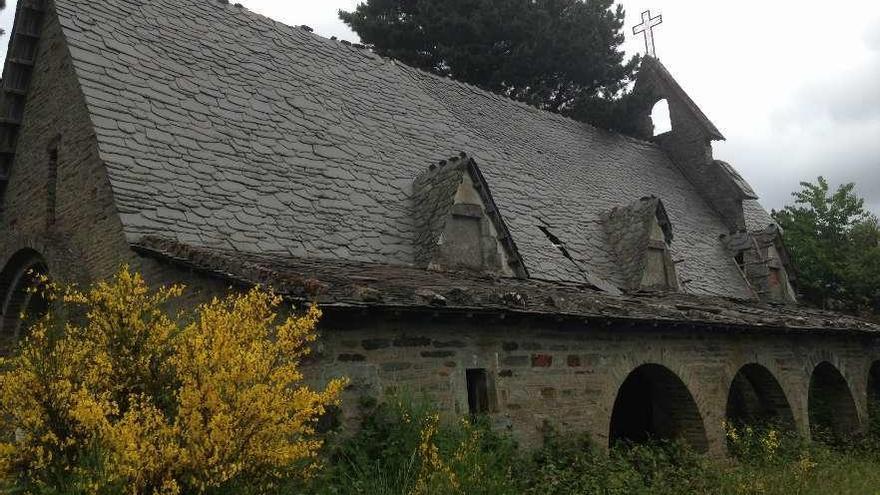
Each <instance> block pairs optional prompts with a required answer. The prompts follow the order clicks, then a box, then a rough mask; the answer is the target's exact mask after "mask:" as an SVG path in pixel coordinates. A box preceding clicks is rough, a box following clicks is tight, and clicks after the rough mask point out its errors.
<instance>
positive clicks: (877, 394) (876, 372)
mask: <svg viewBox="0 0 880 495" xmlns="http://www.w3.org/2000/svg"><path fill="white" fill-rule="evenodd" d="M868 431H869V432H870V433H871V434H872V435H878V434H880V361H875V362H874V364H872V365H871V369H870V370H869V371H868Z"/></svg>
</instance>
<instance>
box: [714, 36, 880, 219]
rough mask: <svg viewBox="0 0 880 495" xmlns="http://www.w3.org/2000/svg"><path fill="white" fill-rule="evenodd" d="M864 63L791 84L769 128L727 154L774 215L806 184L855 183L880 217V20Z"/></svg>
mask: <svg viewBox="0 0 880 495" xmlns="http://www.w3.org/2000/svg"><path fill="white" fill-rule="evenodd" d="M864 41H865V48H866V56H865V57H864V60H863V61H862V63H859V64H856V65H854V66H853V67H852V68H851V69H849V70H846V71H828V74H827V75H825V76H823V77H822V78H819V79H813V80H808V81H802V82H800V83H798V82H797V79H796V78H794V79H792V91H791V92H790V93H789V95H790V96H789V100H788V101H787V102H785V103H784V104H783V105H782V106H780V107H778V108H777V109H776V110H775V111H772V112H771V114H770V116H769V122H770V128H769V129H768V131H767V132H766V133H764V134H761V135H743V136H737V137H736V138H735V139H732V140H731V142H730V143H726V144H725V145H722V148H723V149H724V150H725V152H726V153H728V154H729V155H730V156H731V159H732V160H733V161H734V162H735V163H736V164H737V165H738V166H739V167H740V168H741V169H743V172H744V173H745V175H746V176H747V177H749V178H750V179H751V180H752V182H754V185H755V187H756V189H757V190H759V191H761V193H762V201H763V202H764V203H765V205H766V206H767V207H768V208H777V209H778V208H780V207H782V206H783V205H784V204H786V203H790V202H791V199H792V198H791V195H790V194H791V192H792V191H794V190H797V189H799V185H798V183H799V182H800V181H801V180H808V181H814V180H815V178H816V177H817V176H819V175H822V176H824V177H825V178H827V179H828V180H829V182H831V183H832V184H833V185H835V186H836V185H838V184H842V183H848V182H855V183H856V192H857V193H858V194H859V195H861V196H862V197H864V198H865V200H866V205H867V206H868V207H869V209H871V210H872V211H873V212H875V213H878V214H880V19H878V20H877V22H876V23H874V24H873V28H871V29H869V30H868V32H867V34H866V36H865V38H864Z"/></svg>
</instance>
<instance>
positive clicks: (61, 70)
mask: <svg viewBox="0 0 880 495" xmlns="http://www.w3.org/2000/svg"><path fill="white" fill-rule="evenodd" d="M53 10H54V9H50V11H49V12H50V13H48V14H47V15H46V18H45V21H44V26H43V31H42V36H41V40H40V43H39V47H38V52H37V53H38V54H37V58H36V66H35V68H34V72H33V78H32V80H31V84H30V88H29V92H28V96H27V103H26V107H25V117H24V120H23V122H22V125H21V128H20V131H19V138H18V144H17V154H16V157H15V162H14V164H13V167H12V170H11V175H10V181H9V184H8V186H7V188H6V193H5V196H4V199H3V216H2V221H0V263H3V265H5V264H6V261H7V260H8V259H9V258H10V257H11V256H13V255H14V254H15V253H16V252H17V251H18V250H20V249H22V248H25V247H29V248H32V249H34V250H36V251H37V252H39V253H40V254H42V255H43V256H44V257H45V258H46V261H47V264H48V265H49V270H50V273H53V274H54V275H56V276H59V277H62V278H67V279H74V280H88V279H93V278H100V277H105V276H107V275H109V274H111V273H113V272H114V271H115V270H116V267H118V266H119V265H120V264H121V263H122V262H126V261H130V260H131V259H132V257H131V254H130V251H129V249H128V247H127V244H126V242H125V239H124V237H123V235H122V226H121V224H120V222H119V218H118V216H117V212H116V206H115V204H114V202H113V198H112V192H111V189H110V184H109V181H108V179H107V176H106V172H105V169H104V166H103V163H102V162H101V160H100V158H99V156H98V148H97V141H96V138H95V133H94V129H93V127H92V123H91V120H90V117H89V114H88V111H87V109H86V105H85V101H84V99H83V95H82V93H81V91H80V88H79V83H78V81H77V78H76V75H75V73H74V68H73V66H72V63H71V59H70V56H69V53H68V49H67V45H66V43H65V41H64V39H63V37H62V35H61V29H60V25H59V24H58V19H57V17H56V16H54V15H53V14H52V13H51V12H53ZM55 146H57V149H58V162H57V182H56V205H57V206H56V209H55V221H54V224H52V225H50V224H49V222H48V219H49V212H48V204H49V203H48V201H49V199H48V195H49V187H50V186H49V182H50V170H49V168H50V165H49V163H50V157H49V153H50V149H52V148H53V147H55Z"/></svg>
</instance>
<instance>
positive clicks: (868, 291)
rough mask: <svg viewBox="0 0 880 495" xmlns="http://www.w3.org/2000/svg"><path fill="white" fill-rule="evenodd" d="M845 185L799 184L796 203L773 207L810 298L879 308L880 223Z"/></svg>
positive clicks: (829, 303)
mask: <svg viewBox="0 0 880 495" xmlns="http://www.w3.org/2000/svg"><path fill="white" fill-rule="evenodd" d="M854 188H855V184H852V183H850V184H844V185H842V186H840V187H839V188H838V189H837V191H835V192H833V193H832V192H831V191H830V190H829V187H828V182H827V181H826V180H825V179H824V178H823V177H819V178H818V180H817V183H816V184H812V183H809V182H801V190H800V191H798V192H795V193H792V195H793V196H794V198H795V201H794V204H793V205H789V206H786V207H785V209H783V210H782V211H778V212H777V211H774V212H773V218H774V219H775V220H776V221H777V222H778V223H779V225H780V226H781V227H782V228H783V230H784V232H785V234H784V237H785V242H786V246H787V247H788V250H789V251H790V252H791V256H792V258H793V261H794V264H795V267H796V268H797V270H798V286H799V288H800V289H801V291H802V292H803V294H804V297H805V298H806V299H807V301H809V302H812V303H814V304H816V305H819V306H821V307H841V308H844V309H850V310H856V311H865V310H870V311H873V312H878V311H880V225H878V220H877V217H876V216H874V215H872V214H871V213H870V212H868V211H867V210H866V209H865V202H864V200H863V199H862V198H859V197H858V196H857V195H856V194H855V193H854V192H853V189H854Z"/></svg>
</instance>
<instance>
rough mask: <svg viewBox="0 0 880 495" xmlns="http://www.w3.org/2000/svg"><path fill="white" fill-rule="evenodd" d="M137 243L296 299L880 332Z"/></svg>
mask: <svg viewBox="0 0 880 495" xmlns="http://www.w3.org/2000/svg"><path fill="white" fill-rule="evenodd" d="M134 248H135V250H137V251H138V252H140V253H141V254H143V255H146V256H155V257H158V258H160V259H161V260H171V261H173V262H175V263H179V264H182V265H185V266H187V267H189V268H191V269H195V270H198V271H200V272H203V273H207V274H210V275H214V276H217V277H220V278H222V279H224V280H230V279H231V280H234V281H237V282H238V283H241V284H243V285H252V284H260V285H269V286H271V287H273V288H274V289H275V290H276V291H278V293H279V294H281V295H285V296H287V297H288V298H290V299H293V300H294V301H300V302H318V303H319V304H320V305H321V307H323V308H336V309H339V308H343V309H345V308H348V309H356V310H364V309H367V308H373V309H385V310H393V311H421V312H424V311H431V312H440V311H442V312H444V313H448V312H459V313H486V312H488V313H490V314H492V313H503V314H505V315H510V314H513V315H523V316H534V317H539V318H541V317H543V318H550V319H551V320H553V321H556V322H562V321H566V320H569V321H575V322H578V323H583V321H584V320H585V319H586V320H590V319H598V320H601V321H618V322H629V323H632V324H634V325H638V326H639V328H643V329H649V328H652V325H653V326H659V325H680V324H684V325H689V326H690V325H693V326H699V327H701V328H708V329H716V330H720V331H730V330H740V331H747V332H751V331H760V332H764V331H768V330H771V331H782V332H799V331H808V332H810V333H817V332H829V333H842V332H847V333H876V332H880V325H878V324H876V323H871V322H868V321H865V320H861V319H859V318H854V317H850V316H846V315H841V314H838V313H831V312H827V311H821V310H817V309H809V308H803V307H797V306H779V305H770V304H764V303H756V302H744V301H742V300H738V299H732V298H725V297H711V296H694V295H692V294H682V293H666V294H657V293H649V294H635V295H629V296H622V295H617V296H615V295H610V294H608V293H606V292H603V291H599V290H595V289H593V288H592V287H591V286H590V285H587V284H584V283H572V282H547V281H541V280H534V279H521V278H499V277H491V276H481V275H478V274H473V273H468V272H435V271H429V270H422V269H419V268H413V267H405V266H394V265H386V264H375V263H365V262H359V261H348V260H316V259H314V258H297V257H289V256H288V257H277V256H267V255H263V254H253V253H240V252H237V251H228V250H221V249H211V248H196V247H192V246H187V245H184V244H180V243H177V242H172V241H168V240H164V239H160V238H154V237H146V238H144V239H142V240H141V241H140V242H138V243H136V244H135V245H134ZM646 322H647V323H648V324H647V325H645V323H646Z"/></svg>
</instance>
